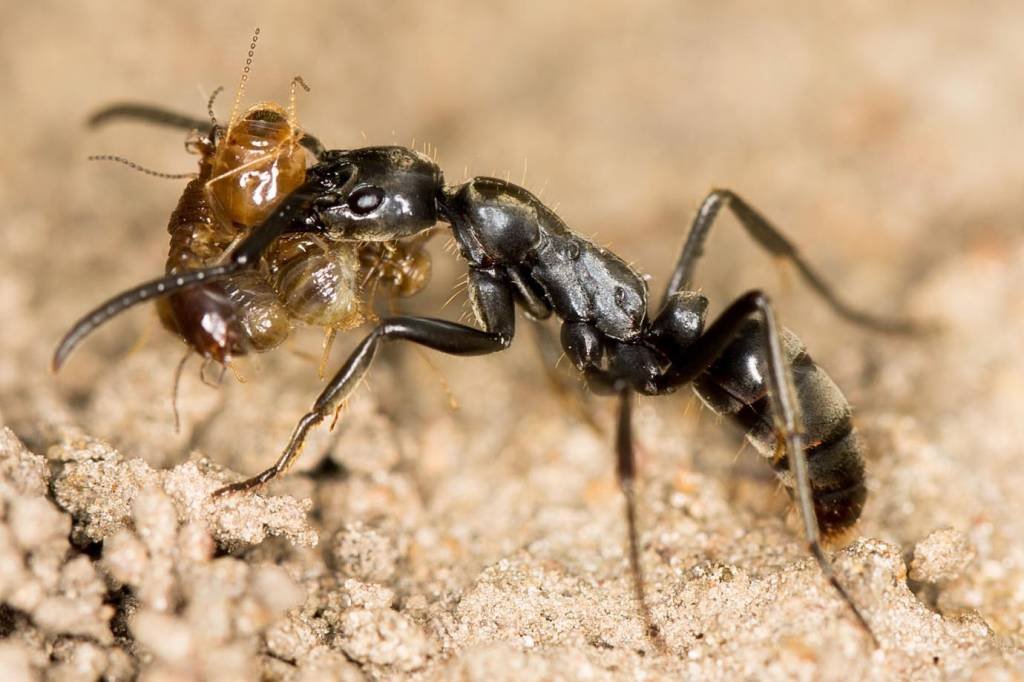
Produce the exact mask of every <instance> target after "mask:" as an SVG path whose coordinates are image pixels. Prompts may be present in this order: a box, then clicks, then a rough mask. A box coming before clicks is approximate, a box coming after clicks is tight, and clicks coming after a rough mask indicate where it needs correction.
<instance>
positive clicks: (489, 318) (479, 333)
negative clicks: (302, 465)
mask: <svg viewBox="0 0 1024 682" xmlns="http://www.w3.org/2000/svg"><path fill="white" fill-rule="evenodd" d="M470 287H471V289H472V291H473V296H474V299H475V301H476V303H477V310H478V311H479V312H478V315H479V317H480V321H481V322H482V324H483V326H484V329H483V330H481V329H476V328H474V327H467V326H466V325H462V324H457V323H455V322H449V321H447V320H438V319H435V318H431V317H391V318H387V319H385V320H383V321H382V322H381V323H380V324H379V325H377V327H376V328H375V329H374V330H373V331H372V332H370V333H369V334H368V335H367V336H366V338H364V339H363V341H362V342H361V343H360V344H359V345H358V346H356V348H355V350H354V351H352V353H351V355H349V357H348V360H346V361H345V364H344V365H342V366H341V369H339V370H338V372H337V374H335V375H334V378H333V379H331V381H330V383H329V384H328V385H327V386H326V387H325V388H324V390H323V391H322V392H321V393H320V396H319V397H318V398H317V400H316V403H314V405H313V409H312V410H310V411H309V412H308V413H306V414H305V415H304V416H303V417H302V419H300V420H299V423H298V425H297V426H296V427H295V430H294V431H293V432H292V437H291V439H290V440H289V441H288V445H287V446H286V447H285V449H284V452H283V453H282V454H281V456H280V457H279V458H278V460H277V462H276V463H275V464H274V465H273V466H272V467H270V468H269V469H267V470H265V471H263V472H261V473H259V474H257V475H256V476H253V477H252V478H250V479H247V480H244V481H240V482H238V483H233V484H231V485H228V486H225V487H223V488H220V489H219V490H216V491H215V492H214V493H213V494H214V495H215V496H216V495H223V494H225V493H231V492H237V491H243V490H250V489H252V488H256V487H258V486H261V485H263V484H265V483H267V482H269V481H271V480H273V479H275V478H277V477H278V476H280V475H281V474H283V473H284V472H286V471H287V470H288V468H289V467H291V465H292V464H294V463H295V460H296V459H298V457H299V454H300V453H301V452H302V446H303V445H304V444H305V442H306V436H307V434H308V433H309V430H310V429H311V428H313V427H314V426H316V425H317V424H319V423H320V422H322V421H324V420H325V419H327V418H328V417H330V416H331V415H333V414H335V413H336V412H337V411H338V409H340V408H341V406H342V404H343V403H344V401H345V400H346V399H347V398H348V397H349V396H350V395H351V394H352V392H353V391H354V390H355V389H356V387H357V386H358V385H359V382H360V381H362V379H363V377H364V376H365V375H366V372H367V371H368V370H369V369H370V365H371V364H372V363H373V359H374V357H375V356H376V355H377V351H378V350H379V349H380V345H381V344H382V343H383V342H384V341H392V340H399V339H400V340H404V341H411V342H413V343H415V344H418V345H420V346H425V347H427V348H431V349H433V350H438V351H441V352H442V353H448V354H449V355H485V354H488V353H496V352H498V351H502V350H505V349H506V348H508V346H509V344H510V343H511V342H512V336H513V334H514V333H515V309H514V307H513V303H512V294H511V290H510V289H509V288H508V286H507V284H506V283H505V282H504V281H503V280H501V279H500V278H499V277H498V276H496V275H495V274H493V273H491V272H487V271H481V270H471V271H470Z"/></svg>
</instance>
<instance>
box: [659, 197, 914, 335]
mask: <svg viewBox="0 0 1024 682" xmlns="http://www.w3.org/2000/svg"><path fill="white" fill-rule="evenodd" d="M723 206H728V207H729V210H730V211H732V213H733V215H734V216H736V218H737V220H739V222H740V225H742V226H743V229H744V230H746V232H747V234H748V235H750V237H751V238H752V239H753V240H754V241H755V242H757V244H758V245H759V246H760V247H761V248H763V249H764V250H766V251H767V252H768V253H770V254H772V255H773V256H776V257H779V258H783V259H785V260H787V261H789V262H791V263H792V264H793V265H794V266H796V269H797V272H799V273H800V276H801V277H802V278H803V280H804V281H805V282H806V283H807V285H808V286H810V287H811V289H812V290H813V291H814V293H815V294H816V295H817V296H818V297H820V298H821V299H822V300H823V301H824V302H825V304H826V305H827V306H828V307H829V308H830V309H831V310H832V312H834V313H835V314H836V315H838V316H839V317H841V318H843V319H844V320H847V321H848V322H850V323H852V324H855V325H857V326H858V327H863V328H865V329H871V330H874V331H878V332H884V333H889V334H914V333H918V332H921V331H923V330H924V327H923V326H922V325H921V324H920V323H917V322H914V321H912V320H909V319H902V318H891V317H883V316H879V315H876V314H874V313H873V312H868V311H865V310H861V309H858V308H856V307H854V306H851V305H850V304H849V303H847V302H846V301H844V300H843V299H842V298H840V297H839V295H838V294H837V293H836V292H835V290H834V289H833V288H832V286H831V285H830V284H829V283H828V282H827V281H825V279H824V278H823V277H822V276H821V275H820V274H818V272H817V271H816V270H815V269H814V268H812V267H811V265H810V263H808V262H807V260H806V259H804V257H803V256H802V255H801V254H800V252H799V251H798V250H797V248H796V246H795V245H794V244H793V243H792V242H791V241H789V239H787V238H786V237H785V235H783V234H782V232H781V231H780V230H779V229H778V228H777V227H775V226H774V225H773V224H772V223H771V222H770V221H769V220H768V219H767V218H765V217H764V216H763V215H761V213H760V212H759V211H758V210H757V209H755V208H754V207H753V206H751V205H750V204H748V203H747V202H746V201H744V200H743V198H742V197H740V196H739V195H737V194H736V193H735V192H733V191H732V190H728V189H715V190H712V191H711V193H710V194H708V195H707V197H705V199H704V201H703V202H701V205H700V208H699V209H698V210H697V215H696V216H695V217H694V219H693V223H692V225H691V226H690V231H689V234H688V235H687V237H686V242H685V243H684V244H683V251H682V253H681V254H680V256H679V260H678V262H677V263H676V266H675V269H674V270H673V272H672V276H671V277H670V278H669V283H668V286H667V287H666V289H665V295H664V296H663V298H662V306H664V303H665V302H666V301H667V300H668V298H669V296H671V295H672V294H673V293H675V292H677V291H681V290H684V289H689V288H692V284H693V279H694V271H695V270H696V266H697V260H698V259H699V258H700V257H701V255H703V253H704V242H705V240H706V239H707V236H708V233H710V232H711V227H712V226H713V225H714V224H715V219H716V218H717V217H718V214H719V212H720V211H721V209H722V207H723Z"/></svg>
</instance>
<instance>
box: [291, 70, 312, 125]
mask: <svg viewBox="0 0 1024 682" xmlns="http://www.w3.org/2000/svg"><path fill="white" fill-rule="evenodd" d="M296 85H301V86H302V89H303V90H305V91H306V92H309V86H308V85H306V81H304V80H302V76H296V77H295V78H293V79H292V92H291V97H290V98H289V100H288V125H289V126H290V127H292V128H295V127H296V125H295V122H296V120H297V119H296V117H295V86H296Z"/></svg>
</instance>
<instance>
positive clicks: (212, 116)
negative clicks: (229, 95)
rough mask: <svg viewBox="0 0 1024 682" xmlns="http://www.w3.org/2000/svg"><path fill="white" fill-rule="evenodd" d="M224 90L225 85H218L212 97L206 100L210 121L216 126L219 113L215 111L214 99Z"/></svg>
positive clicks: (211, 94)
mask: <svg viewBox="0 0 1024 682" xmlns="http://www.w3.org/2000/svg"><path fill="white" fill-rule="evenodd" d="M223 90H224V86H223V85H218V86H217V89H216V90H214V91H213V92H211V93H210V99H209V100H207V102H206V113H207V114H209V115H210V123H212V124H213V127H214V128H216V127H217V115H216V114H215V113H213V101H214V100H215V99H217V95H219V94H220V93H221V92H223Z"/></svg>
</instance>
